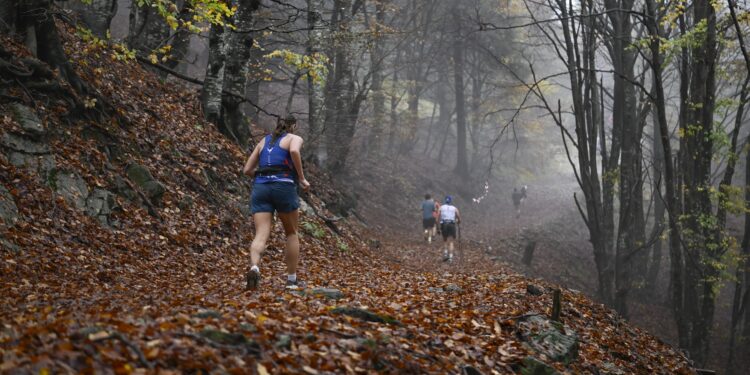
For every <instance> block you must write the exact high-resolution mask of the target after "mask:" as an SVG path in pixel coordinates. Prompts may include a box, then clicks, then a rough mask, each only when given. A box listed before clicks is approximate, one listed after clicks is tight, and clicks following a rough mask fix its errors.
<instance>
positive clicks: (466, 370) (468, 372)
mask: <svg viewBox="0 0 750 375" xmlns="http://www.w3.org/2000/svg"><path fill="white" fill-rule="evenodd" d="M461 374H462V375H482V373H481V372H480V371H479V370H477V369H476V367H474V366H469V365H464V366H462V367H461Z"/></svg>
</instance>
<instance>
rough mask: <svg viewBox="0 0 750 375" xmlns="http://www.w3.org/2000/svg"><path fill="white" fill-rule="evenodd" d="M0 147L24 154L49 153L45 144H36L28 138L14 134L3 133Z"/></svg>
mask: <svg viewBox="0 0 750 375" xmlns="http://www.w3.org/2000/svg"><path fill="white" fill-rule="evenodd" d="M2 145H3V146H4V147H6V148H9V149H11V150H14V151H18V152H22V153H24V154H31V155H44V154H49V153H50V150H49V146H48V145H47V144H46V143H41V142H37V141H35V140H33V139H31V138H29V137H26V136H23V135H19V134H14V133H5V134H4V135H3V139H2Z"/></svg>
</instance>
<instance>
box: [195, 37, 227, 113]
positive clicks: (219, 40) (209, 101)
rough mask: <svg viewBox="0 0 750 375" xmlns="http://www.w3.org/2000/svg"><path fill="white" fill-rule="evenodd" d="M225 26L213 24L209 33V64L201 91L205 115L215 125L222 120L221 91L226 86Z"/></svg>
mask: <svg viewBox="0 0 750 375" xmlns="http://www.w3.org/2000/svg"><path fill="white" fill-rule="evenodd" d="M223 35H224V27H222V26H221V25H211V31H210V32H209V34H208V65H207V66H206V79H205V80H204V81H203V90H202V91H201V104H202V105H203V116H204V117H205V119H206V120H207V121H209V122H211V123H213V124H214V125H218V124H219V121H221V91H222V88H223V87H224V62H225V59H226V57H225V54H224V37H223Z"/></svg>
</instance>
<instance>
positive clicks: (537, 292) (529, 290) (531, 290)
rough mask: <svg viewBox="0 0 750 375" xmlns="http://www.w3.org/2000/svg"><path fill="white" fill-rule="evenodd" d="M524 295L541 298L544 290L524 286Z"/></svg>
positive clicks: (527, 285)
mask: <svg viewBox="0 0 750 375" xmlns="http://www.w3.org/2000/svg"><path fill="white" fill-rule="evenodd" d="M526 293H528V294H531V295H532V296H541V295H542V294H544V290H542V288H540V287H538V286H536V285H534V284H526Z"/></svg>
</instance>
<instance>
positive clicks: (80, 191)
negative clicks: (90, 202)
mask: <svg viewBox="0 0 750 375" xmlns="http://www.w3.org/2000/svg"><path fill="white" fill-rule="evenodd" d="M52 178H53V181H54V188H55V191H57V193H58V194H60V195H62V197H63V198H65V201H67V202H68V203H69V204H71V205H72V206H73V207H75V208H77V209H79V210H83V209H86V199H87V198H88V196H89V186H88V184H86V181H84V180H83V178H81V176H79V175H78V174H76V173H74V172H68V171H58V172H56V173H54V175H53V176H52Z"/></svg>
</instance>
